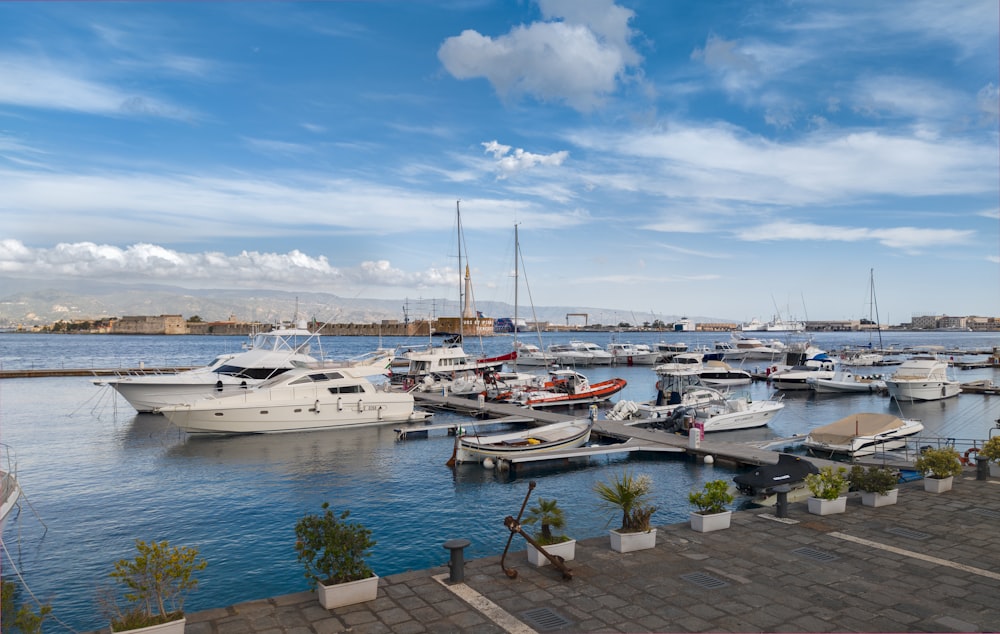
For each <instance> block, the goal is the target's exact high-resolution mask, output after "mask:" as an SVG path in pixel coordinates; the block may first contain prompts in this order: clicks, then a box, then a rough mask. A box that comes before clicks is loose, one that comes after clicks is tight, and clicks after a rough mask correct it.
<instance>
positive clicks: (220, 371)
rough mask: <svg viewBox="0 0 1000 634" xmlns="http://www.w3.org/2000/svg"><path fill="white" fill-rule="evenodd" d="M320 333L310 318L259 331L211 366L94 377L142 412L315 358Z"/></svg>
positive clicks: (235, 387) (248, 383)
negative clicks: (309, 324)
mask: <svg viewBox="0 0 1000 634" xmlns="http://www.w3.org/2000/svg"><path fill="white" fill-rule="evenodd" d="M318 339H319V335H318V334H315V333H312V332H309V330H307V329H306V327H305V323H304V322H300V323H299V325H298V326H297V327H295V328H284V327H281V328H276V329H274V330H271V331H268V332H261V333H258V334H256V335H254V337H253V339H252V340H251V343H250V346H249V349H248V350H247V351H245V352H240V353H235V354H226V355H221V356H219V357H217V358H216V359H215V360H213V361H212V363H210V364H208V365H207V366H204V367H201V368H196V369H194V370H187V371H185V372H177V373H175V374H163V373H160V374H142V375H128V376H118V377H116V378H113V379H99V380H95V381H94V383H95V384H96V385H110V386H111V387H113V388H114V389H115V390H116V391H117V392H118V393H119V394H121V395H122V397H124V398H125V400H126V401H128V402H129V404H130V405H131V406H132V407H134V408H135V410H136V411H138V412H153V411H155V410H157V409H159V408H161V407H165V406H167V405H174V404H176V403H188V402H191V401H194V400H196V399H199V398H206V397H209V396H227V395H229V394H236V393H238V392H240V391H242V390H245V389H247V388H248V387H252V386H254V385H257V384H259V383H260V382H261V381H263V380H265V379H268V378H271V377H273V376H276V375H278V374H281V373H282V372H286V371H288V370H290V369H291V368H292V367H293V366H294V364H295V363H315V362H316V361H317V359H315V358H314V357H312V356H310V354H309V352H310V346H311V344H312V343H315V342H317V341H318Z"/></svg>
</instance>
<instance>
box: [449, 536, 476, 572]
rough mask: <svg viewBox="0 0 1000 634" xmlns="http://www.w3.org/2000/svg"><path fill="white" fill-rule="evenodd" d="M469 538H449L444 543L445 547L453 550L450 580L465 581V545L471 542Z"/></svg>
mask: <svg viewBox="0 0 1000 634" xmlns="http://www.w3.org/2000/svg"><path fill="white" fill-rule="evenodd" d="M471 543H472V542H470V541H469V540H467V539H449V540H448V541H446V542H445V543H444V547H445V548H447V549H448V550H450V551H451V559H450V560H449V562H448V568H449V574H448V581H450V582H452V583H462V582H463V581H465V552H464V551H465V547H466V546H468V545H469V544H471Z"/></svg>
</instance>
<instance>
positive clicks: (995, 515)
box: [972, 509, 1000, 520]
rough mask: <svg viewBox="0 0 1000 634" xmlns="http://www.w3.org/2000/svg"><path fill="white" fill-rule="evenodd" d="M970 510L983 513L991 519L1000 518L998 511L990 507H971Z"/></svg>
mask: <svg viewBox="0 0 1000 634" xmlns="http://www.w3.org/2000/svg"><path fill="white" fill-rule="evenodd" d="M972 512H973V513H976V514H978V515H985V516H986V517H989V518H991V519H997V520H1000V511H994V510H992V509H972Z"/></svg>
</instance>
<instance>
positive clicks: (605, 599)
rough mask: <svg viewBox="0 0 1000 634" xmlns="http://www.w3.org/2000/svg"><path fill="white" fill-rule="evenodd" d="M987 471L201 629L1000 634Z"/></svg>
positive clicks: (244, 612)
mask: <svg viewBox="0 0 1000 634" xmlns="http://www.w3.org/2000/svg"><path fill="white" fill-rule="evenodd" d="M974 476H975V473H974V471H973V470H971V469H967V470H966V473H965V474H964V476H962V477H958V478H956V480H955V484H954V488H953V490H952V491H949V492H947V493H942V494H932V493H925V492H924V490H923V484H922V482H921V481H919V480H918V481H916V482H910V483H906V484H903V485H901V487H900V492H899V503H898V504H896V505H894V506H887V507H880V508H870V507H864V506H862V505H861V501H860V498H859V497H857V494H852V495H851V498H850V499H849V500H848V506H847V512H846V513H844V514H839V515H828V516H822V517H821V516H816V515H810V514H809V513H808V512H807V511H806V504H805V503H804V502H802V503H792V504H790V505H789V512H788V518H787V519H784V520H780V519H778V518H776V517H775V516H774V510H773V509H765V508H760V509H753V510H747V511H739V512H737V513H734V514H733V525H732V527H731V528H730V529H729V530H723V531H718V532H713V533H697V532H694V531H692V530H691V529H690V528H689V527H688V525H687V524H686V523H685V524H675V525H669V526H660V527H659V530H658V535H657V545H656V548H654V549H651V550H645V551H639V552H633V553H627V554H620V553H616V552H613V551H612V550H611V549H610V546H609V544H608V538H607V537H598V538H593V539H587V540H583V541H580V542H578V543H577V549H576V559H575V560H574V561H571V562H569V566H570V568H572V571H573V579H572V580H570V581H563V580H562V578H561V575H560V574H559V572H558V571H557V570H555V569H553V567H552V566H545V567H542V568H535V567H534V566H530V565H529V564H528V563H527V560H526V558H525V554H524V541H523V540H522V539H521V537H520V536H515V537H514V542H513V545H512V549H514V548H516V550H514V551H513V552H512V553H511V554H508V556H507V559H506V561H505V563H506V564H507V566H508V567H514V568H516V569H517V571H518V575H517V578H515V579H510V578H508V577H507V576H506V575H505V574H504V573H503V571H502V570H501V568H500V565H499V561H500V558H499V557H487V558H483V559H477V560H473V561H469V562H466V567H465V583H462V584H454V585H452V584H449V583H448V569H447V567H446V566H441V567H438V568H434V569H431V570H421V571H414V572H407V573H403V574H398V575H392V576H389V577H385V578H383V579H382V580H381V583H380V588H379V598H378V599H377V600H375V601H372V602H369V603H365V604H361V605H355V606H350V607H345V608H339V609H336V610H332V611H327V610H324V609H323V608H322V607H320V605H319V604H318V603H317V601H316V598H315V594H314V593H312V592H303V593H299V594H292V595H286V596H281V597H276V598H273V599H267V600H261V601H251V602H247V603H241V604H239V605H234V606H231V607H228V608H219V609H215V610H207V611H204V612H198V613H194V614H189V615H188V624H187V634H230V633H232V634H305V633H310V632H312V633H318V634H326V633H330V632H359V633H369V632H371V633H376V632H398V633H400V634H408V633H412V632H477V633H479V632H482V633H486V634H490V633H494V632H495V633H498V634H499V633H502V632H518V633H521V632H523V633H526V634H527V633H530V632H547V631H564V632H703V631H712V632H783V631H784V632H788V631H795V632H832V631H840V632H844V631H854V632H931V631H933V632H942V631H950V632H984V631H993V632H995V631H998V630H1000V480H997V479H990V480H988V481H980V480H976V479H975V477H974ZM501 529H502V527H501ZM503 530H505V529H503ZM455 537H461V536H460V535H456V536H455ZM503 539H504V540H505V539H506V533H504V537H503ZM446 559H447V551H445V550H444V549H443V548H442V561H445V560H446Z"/></svg>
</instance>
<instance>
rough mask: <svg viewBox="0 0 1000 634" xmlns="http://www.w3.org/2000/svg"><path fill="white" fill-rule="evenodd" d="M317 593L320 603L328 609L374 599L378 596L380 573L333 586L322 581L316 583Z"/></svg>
mask: <svg viewBox="0 0 1000 634" xmlns="http://www.w3.org/2000/svg"><path fill="white" fill-rule="evenodd" d="M316 595H317V596H318V598H319V604H320V605H322V606H323V607H324V608H326V609H327V610H331V609H333V608H339V607H343V606H345V605H354V604H355V603H364V602H365V601H374V600H375V599H376V598H377V597H378V575H372V576H371V577H368V578H367V579H362V580H360V581H348V582H347V583H338V584H335V585H332V586H324V585H323V584H322V583H317V584H316Z"/></svg>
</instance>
